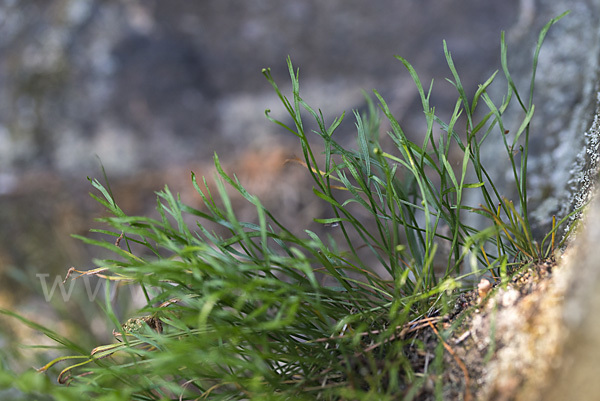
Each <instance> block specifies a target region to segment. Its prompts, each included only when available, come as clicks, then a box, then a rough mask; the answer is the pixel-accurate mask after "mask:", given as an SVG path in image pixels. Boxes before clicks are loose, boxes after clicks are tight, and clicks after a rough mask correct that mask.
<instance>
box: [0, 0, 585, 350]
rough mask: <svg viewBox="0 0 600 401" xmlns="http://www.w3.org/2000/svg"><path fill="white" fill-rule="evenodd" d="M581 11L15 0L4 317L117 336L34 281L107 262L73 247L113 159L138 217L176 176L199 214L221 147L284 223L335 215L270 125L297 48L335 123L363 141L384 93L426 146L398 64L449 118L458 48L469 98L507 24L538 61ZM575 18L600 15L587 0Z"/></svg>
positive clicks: (0, 114) (1, 94)
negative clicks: (540, 41)
mask: <svg viewBox="0 0 600 401" xmlns="http://www.w3.org/2000/svg"><path fill="white" fill-rule="evenodd" d="M559 3H560V4H561V5H564V4H562V3H563V2H559ZM572 3H573V4H575V5H576V6H577V7H579V5H581V4H584V5H585V4H588V2H585V1H577V2H571V3H569V4H572ZM555 8H556V7H555ZM567 8H569V6H568V5H567V6H565V8H564V9H561V10H556V13H555V14H552V15H549V14H550V13H549V12H547V11H544V12H543V13H541V12H538V11H539V9H536V6H535V2H534V1H533V0H522V1H520V2H519V1H517V0H505V1H502V2H482V1H478V0H465V1H456V0H418V1H417V0H406V1H392V0H377V1H372V2H364V1H359V0H330V1H326V2H323V1H316V0H290V1H285V2H280V1H275V0H251V1H250V0H249V1H244V2H240V1H231V0H218V1H217V0H214V1H211V0H206V1H189V0H169V1H158V0H143V1H142V0H122V1H107V0H105V1H102V0H55V1H47V0H20V1H16V0H13V1H10V0H4V1H0V55H1V57H0V222H1V226H0V227H1V229H0V239H1V240H0V307H9V308H16V309H17V310H19V311H20V312H22V313H25V314H27V313H31V314H34V315H38V316H39V315H40V314H42V315H44V316H45V317H46V319H49V321H50V322H52V321H53V320H61V321H67V322H68V323H66V324H67V326H68V327H65V328H63V329H64V330H67V331H68V330H71V329H73V330H76V329H77V327H79V328H80V329H85V328H89V327H92V329H93V332H94V335H96V336H98V337H102V335H103V333H104V329H105V328H104V327H102V328H97V326H95V324H96V323H95V319H94V317H93V315H92V314H91V312H90V310H91V309H90V307H89V306H86V302H85V301H83V302H80V303H73V304H69V305H63V304H61V302H59V301H60V300H58V301H57V302H56V303H55V304H54V305H52V306H53V309H49V306H48V305H46V303H45V302H44V301H43V299H41V298H40V297H39V293H40V284H39V282H38V281H39V280H37V279H36V276H35V275H36V274H37V273H40V272H43V273H49V274H51V277H50V279H53V277H54V275H56V274H60V275H62V276H64V274H65V273H66V271H67V269H68V268H69V267H70V266H75V267H78V268H82V269H86V268H90V267H92V266H93V264H92V262H91V260H92V258H93V257H97V256H99V255H101V254H99V253H98V251H97V250H95V249H89V248H88V247H86V246H83V244H81V243H80V242H79V241H78V240H75V239H72V238H71V237H70V234H82V235H88V230H89V229H90V228H92V227H97V223H94V221H93V218H94V217H97V216H100V215H102V213H103V210H102V208H101V207H99V206H98V205H97V204H96V203H95V202H94V201H93V200H92V199H90V198H89V196H88V194H87V193H88V192H89V191H92V188H91V186H90V185H89V182H88V181H87V179H86V177H87V176H91V177H95V178H101V170H100V167H99V161H98V159H100V160H101V161H102V163H103V165H104V166H105V168H106V171H107V173H108V177H109V179H110V183H111V185H112V187H113V190H114V192H115V196H116V199H117V202H118V203H119V205H120V206H121V208H122V209H123V210H124V211H125V212H126V213H129V214H140V213H152V210H153V209H154V207H155V195H154V191H156V190H160V189H161V188H163V187H164V185H165V184H168V185H169V187H170V188H171V189H172V190H173V191H177V192H181V193H182V197H183V198H184V201H186V202H188V203H192V204H193V203H194V202H195V203H196V204H198V201H199V200H198V199H197V196H194V190H193V188H192V187H191V185H190V171H191V170H193V171H195V172H196V173H197V175H199V176H201V175H208V176H211V175H212V174H213V168H212V164H213V162H212V155H213V151H217V152H218V154H219V156H220V157H221V159H222V161H223V163H224V164H225V166H226V169H227V171H228V172H236V173H237V174H238V175H239V176H240V179H241V181H242V182H243V183H244V184H245V185H246V186H247V187H248V189H249V190H250V192H252V193H255V194H257V195H259V197H261V199H262V200H263V201H264V203H265V204H267V206H271V207H273V208H275V210H274V213H275V215H276V216H281V217H282V220H283V222H284V223H286V224H288V225H290V224H293V225H295V226H299V227H309V226H310V224H312V219H313V218H315V217H324V215H323V213H325V212H324V211H323V210H322V208H321V205H320V204H318V203H316V202H315V200H314V199H313V196H312V193H311V187H312V185H311V184H310V183H309V181H308V180H307V179H308V177H307V176H306V174H305V173H304V171H303V170H302V168H299V167H298V166H294V165H290V164H285V160H286V159H287V158H290V157H294V156H301V151H300V149H299V148H298V147H297V146H296V145H297V144H296V143H295V138H293V137H292V135H291V134H289V133H285V132H283V130H282V129H281V128H279V127H277V126H275V125H273V124H271V123H269V122H268V121H267V120H266V119H265V118H264V110H265V109H266V108H270V109H272V110H273V115H274V116H276V117H277V116H283V114H282V111H281V107H280V106H279V102H278V100H277V98H276V96H275V95H274V94H273V92H272V89H271V88H270V86H269V85H268V83H267V82H266V81H265V79H264V77H263V76H262V75H261V69H262V68H263V67H271V68H272V71H273V75H274V76H275V78H276V79H277V81H278V82H279V83H280V84H281V86H283V87H288V85H287V84H288V81H289V77H288V76H287V70H286V64H285V59H286V57H287V56H288V55H290V56H291V58H292V61H293V63H294V65H295V66H296V67H298V68H300V71H301V72H300V85H301V92H302V93H303V95H304V97H305V98H306V100H307V101H308V102H309V104H311V105H312V106H313V107H315V108H321V109H323V111H324V113H325V115H326V117H328V118H330V119H332V118H333V117H335V116H338V115H339V114H341V113H342V112H343V111H346V112H347V117H346V120H345V122H344V123H343V124H342V126H341V128H340V131H339V132H338V133H337V134H336V135H339V137H338V138H343V139H342V140H343V141H347V143H348V144H349V145H351V144H353V142H354V133H355V131H354V121H352V116H351V110H352V109H362V108H364V105H365V101H364V98H363V96H362V94H361V90H362V89H365V90H367V91H370V90H371V89H377V90H378V91H380V93H381V94H382V95H383V96H384V98H386V100H387V101H388V102H389V104H390V106H391V107H392V109H393V111H394V112H395V114H396V116H397V118H398V119H399V120H400V121H401V123H402V124H403V128H404V129H405V130H406V131H407V132H408V133H409V134H410V135H412V136H413V137H414V138H418V137H419V132H420V130H421V129H422V128H423V124H424V119H423V115H422V110H421V108H420V100H419V99H418V96H417V93H416V90H415V88H414V85H413V83H412V80H411V78H410V76H409V75H408V73H407V72H406V71H405V70H404V68H403V67H402V65H401V63H400V62H399V61H397V60H395V59H394V57H393V56H394V55H401V56H403V57H405V58H407V59H408V60H409V61H410V62H411V63H412V64H413V66H414V67H415V69H416V70H417V72H418V73H419V74H420V77H421V80H422V82H423V83H424V85H426V84H427V83H428V82H429V81H430V80H431V79H435V84H434V91H433V95H432V104H433V105H435V107H436V112H438V113H440V114H442V115H444V114H449V113H450V112H451V109H452V108H453V107H454V103H455V100H456V94H455V90H454V88H453V87H452V86H451V85H450V84H449V83H448V82H446V81H445V78H446V77H450V76H451V74H450V72H449V70H448V67H447V65H446V62H445V59H444V54H443V48H442V40H443V39H445V40H446V41H447V43H448V47H449V49H450V51H451V52H452V56H453V58H454V61H455V64H456V67H457V69H458V71H459V73H460V74H461V77H462V80H463V84H464V85H465V87H466V89H467V91H468V92H469V93H471V94H472V93H473V92H474V90H475V89H476V88H477V85H478V84H479V83H481V82H484V81H485V79H487V78H488V77H489V75H491V73H492V72H493V71H494V70H495V69H498V68H499V66H500V64H499V59H500V57H499V54H500V52H499V43H500V31H501V30H507V31H509V32H517V33H518V32H521V31H522V32H525V33H526V34H522V35H521V36H518V35H517V36H515V37H513V39H512V40H513V42H512V43H514V44H515V45H516V44H521V45H522V46H523V47H522V48H523V49H525V50H523V53H517V54H523V60H525V58H526V57H530V54H531V49H533V48H534V46H535V41H536V39H537V33H538V32H539V28H540V27H541V26H543V24H545V23H546V22H547V21H548V19H549V18H551V17H553V16H556V15H558V14H559V13H560V12H562V11H564V10H565V9H567ZM551 11H552V12H554V11H555V10H554V9H552V10H551ZM577 13H580V14H581V15H586V16H587V17H588V19H593V18H594V15H597V14H591V15H588V14H589V8H585V7H583V6H581V7H580V8H579V9H578V10H575V13H574V14H577ZM576 24H577V23H576V22H572V23H571V25H569V26H572V25H576ZM572 29H575V28H572ZM519 30H521V31H519ZM509 39H510V36H509ZM575 42H577V40H575ZM571 43H572V42H571ZM510 54H511V53H510V49H509V57H510ZM515 57H516V58H518V59H520V58H519V56H515ZM553 57H558V58H561V57H565V56H564V55H561V54H558V53H557V54H555V53H552V52H550V53H548V54H547V60H544V61H543V62H544V63H547V66H551V65H552V63H553ZM525 62H527V60H525ZM554 76H555V78H556V75H554ZM502 85H504V84H502ZM503 89H504V87H503V88H501V90H503ZM574 101H577V99H575V100H574ZM517 128H518V127H514V129H515V130H516V129H517ZM96 156H98V157H96ZM499 168H500V169H502V168H504V167H499ZM565 179H566V178H565ZM559 186H560V184H559V183H556V187H559ZM239 205H240V209H239V214H240V215H241V218H244V217H245V216H249V217H246V218H251V216H252V210H251V209H248V210H245V209H243V208H242V206H241V205H242V203H240V204H239ZM325 216H326V215H325ZM327 217H328V216H327ZM32 294H38V296H37V297H34V296H32ZM58 298H60V297H58ZM88 303H89V302H88ZM50 319H51V320H50ZM65 319H66V320H65ZM42 323H43V322H42ZM94 328H95V331H94ZM11 330H16V329H11ZM12 334H16V335H17V336H22V334H19V333H14V332H13V333H12ZM0 337H3V336H0ZM3 341H4V340H2V341H1V343H2V344H4V342H3ZM90 342H91V343H94V344H96V340H93V339H91V340H90Z"/></svg>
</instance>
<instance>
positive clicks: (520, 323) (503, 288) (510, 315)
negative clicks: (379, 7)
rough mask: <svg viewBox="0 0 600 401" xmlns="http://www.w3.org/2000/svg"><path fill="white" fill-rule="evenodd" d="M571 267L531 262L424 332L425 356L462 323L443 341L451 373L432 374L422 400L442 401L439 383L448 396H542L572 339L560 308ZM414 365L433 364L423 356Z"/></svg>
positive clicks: (470, 296) (464, 298)
mask: <svg viewBox="0 0 600 401" xmlns="http://www.w3.org/2000/svg"><path fill="white" fill-rule="evenodd" d="M567 270H568V269H563V268H561V267H558V264H557V262H556V261H555V260H554V259H548V260H543V261H539V262H535V263H530V264H527V265H524V266H523V267H522V268H521V269H519V270H518V271H517V272H515V273H514V274H513V275H512V277H511V279H510V280H509V281H508V282H507V283H506V284H505V285H502V284H501V283H500V282H497V283H496V284H494V285H493V286H492V288H490V289H489V290H488V289H487V288H485V286H484V287H483V289H484V290H483V291H482V290H481V288H482V287H481V286H480V290H479V291H478V290H473V291H471V292H468V293H464V294H462V295H460V296H459V298H458V299H457V303H456V308H455V312H454V315H451V316H449V317H447V318H446V319H444V320H442V321H441V322H440V323H438V324H437V328H436V329H434V328H433V327H425V328H423V329H422V330H421V331H420V332H419V333H417V334H416V336H417V337H418V339H419V340H420V341H422V342H423V343H424V344H426V346H425V348H426V350H427V351H426V352H421V354H422V355H426V354H429V356H430V357H431V356H433V355H435V349H436V347H437V346H438V344H439V341H440V336H439V332H440V331H442V330H445V329H448V328H450V327H454V329H453V330H452V334H451V336H450V337H449V338H447V339H445V340H444V344H443V345H444V348H445V351H444V373H443V376H442V377H441V378H438V377H435V375H433V374H430V375H429V377H428V378H427V380H426V382H425V385H424V386H423V387H422V388H421V389H420V390H419V392H418V393H417V394H416V395H415V398H414V399H418V400H434V399H436V395H435V393H436V391H435V387H436V381H438V380H439V381H441V384H442V386H441V389H442V390H441V391H442V399H444V400H465V401H469V400H528V401H529V400H536V399H539V394H540V392H541V391H542V390H543V388H545V387H546V385H547V383H548V380H549V378H550V377H551V374H552V371H553V366H554V364H555V362H556V360H557V358H558V356H559V354H560V351H561V349H562V345H563V343H564V340H565V330H564V329H563V327H562V323H561V322H562V319H561V316H560V314H561V312H562V308H561V307H560V306H561V305H562V300H563V295H564V292H565V289H566V288H567V283H568V281H569V275H568V274H566V271H567ZM484 280H485V279H484ZM456 311H458V313H456ZM412 362H413V368H414V369H415V371H416V372H424V371H426V370H427V365H428V363H430V362H431V361H430V360H429V359H428V358H427V357H426V356H421V357H419V356H415V357H414V358H413V361H412Z"/></svg>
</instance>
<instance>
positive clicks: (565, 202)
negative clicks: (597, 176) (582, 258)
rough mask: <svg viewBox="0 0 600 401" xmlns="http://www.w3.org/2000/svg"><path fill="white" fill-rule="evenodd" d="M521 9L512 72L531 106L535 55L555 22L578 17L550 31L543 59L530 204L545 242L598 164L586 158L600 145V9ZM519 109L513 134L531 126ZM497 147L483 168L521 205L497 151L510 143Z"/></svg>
mask: <svg viewBox="0 0 600 401" xmlns="http://www.w3.org/2000/svg"><path fill="white" fill-rule="evenodd" d="M521 6H522V7H521V13H520V15H521V17H522V18H521V23H519V24H518V25H517V26H515V27H514V29H512V30H511V31H509V33H508V35H507V39H508V64H509V70H510V71H511V75H513V78H514V79H515V82H516V84H517V87H518V89H519V91H520V93H521V96H522V97H523V101H524V102H527V101H528V99H529V83H530V77H531V71H532V60H533V51H534V49H535V43H536V41H537V37H538V34H539V32H540V30H541V28H542V27H543V26H544V25H545V24H546V23H547V22H548V21H549V20H550V19H551V18H553V17H556V16H558V15H560V14H561V13H563V12H564V11H566V10H571V14H569V15H568V16H566V17H564V18H563V19H561V20H560V21H559V22H558V23H557V24H555V25H553V26H552V27H551V28H550V31H549V32H548V35H547V37H546V40H545V41H544V45H543V47H542V50H541V52H540V56H539V64H538V69H537V75H536V80H535V94H534V99H533V100H534V104H535V105H536V109H535V114H534V117H533V120H532V128H531V135H530V144H529V163H528V198H529V210H530V217H531V220H532V226H533V228H534V231H535V234H536V236H537V237H540V235H542V234H544V233H546V232H548V230H549V228H550V227H551V217H552V215H553V214H555V215H556V216H557V218H559V219H560V218H562V217H564V216H566V215H567V214H568V213H569V212H570V211H571V210H572V209H571V208H570V206H569V205H570V203H571V202H570V198H571V197H572V196H573V195H574V193H575V192H577V191H578V189H579V186H580V185H581V174H582V170H584V169H586V168H587V167H586V166H587V165H588V164H589V161H590V159H589V154H587V155H586V154H585V152H583V153H582V149H584V147H586V148H590V146H592V147H593V146H594V143H596V142H597V139H594V134H593V131H588V133H586V130H588V128H589V127H590V126H591V123H592V121H593V118H594V110H595V107H596V96H595V92H596V91H597V83H598V75H597V74H598V61H599V57H600V31H599V26H598V21H599V20H600V1H598V0H577V1H554V0H540V1H522V2H521ZM499 90H505V88H499ZM501 93H503V92H501ZM517 105H518V103H517V102H513V108H512V113H508V115H507V118H506V119H505V120H504V123H505V127H506V128H507V129H509V130H510V131H511V132H512V133H515V132H516V131H517V129H518V127H519V125H520V123H521V119H522V118H523V113H522V112H518V110H519V108H518V107H517ZM509 110H510V109H509ZM514 111H517V113H514ZM489 142H490V143H489V146H488V147H487V151H488V152H489V153H485V152H486V151H484V157H482V160H483V161H484V162H485V164H486V166H491V167H490V169H491V171H493V172H494V174H493V176H494V177H498V178H499V181H498V182H499V183H500V184H499V185H500V186H501V187H504V188H505V193H506V197H507V198H509V199H518V197H517V194H516V192H512V193H511V192H510V188H512V187H513V186H512V185H513V184H512V182H513V181H512V180H513V179H512V170H510V165H509V163H508V158H499V157H498V152H497V149H502V148H503V145H502V138H501V137H500V136H499V135H496V136H491V137H490V138H489ZM586 144H587V145H586ZM577 160H579V161H578V162H576V161H577ZM575 163H577V164H575ZM488 171H489V170H488ZM573 177H574V178H573Z"/></svg>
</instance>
